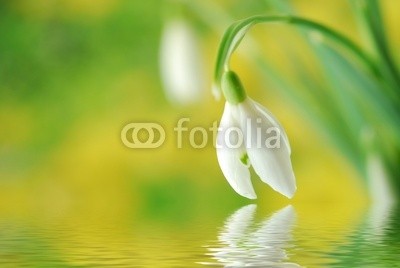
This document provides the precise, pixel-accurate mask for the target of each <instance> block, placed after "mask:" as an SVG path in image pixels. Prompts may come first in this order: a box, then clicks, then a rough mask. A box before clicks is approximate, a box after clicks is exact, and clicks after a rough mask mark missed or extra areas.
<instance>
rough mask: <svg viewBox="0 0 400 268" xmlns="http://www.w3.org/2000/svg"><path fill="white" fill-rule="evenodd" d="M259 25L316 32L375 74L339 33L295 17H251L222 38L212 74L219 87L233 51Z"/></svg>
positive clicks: (367, 60)
mask: <svg viewBox="0 0 400 268" xmlns="http://www.w3.org/2000/svg"><path fill="white" fill-rule="evenodd" d="M259 23H285V24H294V25H298V26H303V27H305V28H308V29H311V30H313V31H317V32H318V33H320V34H322V35H323V36H327V37H329V38H331V39H333V40H335V41H336V42H338V43H339V44H341V45H343V46H344V47H346V48H347V49H348V50H350V51H351V52H352V53H353V54H354V55H355V56H357V57H358V58H359V59H360V60H362V61H363V62H364V63H365V64H366V65H367V67H368V68H369V69H371V70H372V71H374V72H375V70H376V68H375V65H374V63H373V61H372V60H371V59H370V58H369V56H368V55H367V54H366V53H365V52H364V51H363V50H361V48H359V47H358V46H357V45H356V44H355V43H354V42H352V41H351V40H350V39H348V38H347V37H345V36H343V35H341V34H340V33H338V32H336V31H334V30H333V29H330V28H328V27H326V26H324V25H322V24H319V23H316V22H313V21H311V20H307V19H304V18H300V17H296V16H290V15H287V16H264V15H260V16H253V17H250V18H247V19H244V20H241V21H238V22H236V23H234V24H232V25H231V26H230V27H229V28H228V29H227V30H226V32H225V34H224V36H223V37H222V40H221V44H220V47H219V50H218V56H217V62H216V68H215V73H214V82H215V83H216V84H217V85H218V86H220V83H221V77H222V74H223V73H224V71H227V70H229V60H230V57H231V55H232V54H233V52H234V51H235V49H236V48H237V47H238V45H239V44H240V41H241V40H242V39H243V38H244V36H245V34H246V33H247V31H248V30H249V29H250V28H251V27H252V26H253V25H256V24H259Z"/></svg>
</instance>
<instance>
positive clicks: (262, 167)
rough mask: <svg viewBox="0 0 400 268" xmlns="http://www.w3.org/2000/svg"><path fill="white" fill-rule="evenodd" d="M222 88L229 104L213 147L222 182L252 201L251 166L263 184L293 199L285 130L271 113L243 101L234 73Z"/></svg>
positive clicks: (225, 77)
mask: <svg viewBox="0 0 400 268" xmlns="http://www.w3.org/2000/svg"><path fill="white" fill-rule="evenodd" d="M227 79H229V80H230V81H226V80H227ZM222 84H223V86H222V89H223V92H224V95H225V97H226V98H227V100H228V101H227V102H226V104H225V110H224V113H223V115H222V119H221V122H220V127H219V129H218V134H217V146H216V147H217V157H218V162H219V165H220V167H221V169H222V172H223V174H224V176H225V178H226V179H227V180H228V182H229V184H230V185H231V186H232V187H233V189H234V190H235V191H236V192H237V193H238V194H240V195H242V196H244V197H247V198H250V199H255V198H257V196H256V194H255V192H254V188H253V185H252V183H251V180H250V172H249V167H250V165H252V166H253V168H254V171H255V172H256V173H257V175H258V176H259V177H260V178H261V180H262V181H263V182H265V183H267V184H268V185H270V186H271V187H272V188H273V189H274V190H275V191H277V192H279V193H281V194H283V195H285V196H286V197H288V198H291V197H293V195H294V193H295V191H296V180H295V177H294V173H293V169H292V164H291V161H290V153H291V151H290V145H289V140H288V138H287V136H286V133H285V131H284V129H283V128H282V126H281V125H280V123H279V122H278V120H276V118H275V117H274V116H273V115H272V114H271V112H269V111H268V110H267V109H266V108H264V107H263V106H261V105H260V104H259V103H257V102H255V101H253V100H252V99H250V98H249V97H246V95H245V93H244V90H242V89H241V88H242V86H241V84H240V81H239V79H238V78H237V76H236V75H235V74H234V73H233V72H231V73H230V74H229V75H226V76H224V78H223V83H222ZM227 87H228V89H227ZM228 90H233V91H235V92H236V93H235V92H233V93H232V92H230V93H229V92H227V91H228ZM241 91H242V92H241ZM271 130H272V131H271ZM272 134H275V135H272ZM271 141H272V142H271ZM281 141H282V142H281Z"/></svg>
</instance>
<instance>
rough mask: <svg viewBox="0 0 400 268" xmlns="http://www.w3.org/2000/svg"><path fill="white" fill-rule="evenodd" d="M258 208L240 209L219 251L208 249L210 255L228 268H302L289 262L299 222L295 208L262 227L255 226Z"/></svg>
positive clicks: (229, 222) (222, 235)
mask: <svg viewBox="0 0 400 268" xmlns="http://www.w3.org/2000/svg"><path fill="white" fill-rule="evenodd" d="M256 208H257V206H256V205H248V206H245V207H242V208H240V209H238V210H237V211H236V212H235V213H233V215H232V216H230V217H229V218H228V219H227V220H226V222H225V224H224V226H223V228H222V230H221V232H220V234H219V236H218V243H219V245H218V246H217V247H208V251H209V255H210V256H211V257H212V258H213V259H215V260H217V261H218V263H214V262H204V263H202V264H205V265H216V264H220V265H223V266H225V267H300V266H299V265H297V264H295V263H290V262H287V260H288V259H289V257H288V254H287V252H286V248H288V247H290V241H291V239H292V236H291V231H292V228H293V225H294V222H295V220H296V214H295V211H294V209H293V207H292V206H287V207H285V208H283V209H281V210H279V211H277V212H275V213H274V214H273V215H272V216H270V217H268V218H267V219H266V220H264V221H263V222H261V223H260V224H256V223H255V222H254V214H255V211H256Z"/></svg>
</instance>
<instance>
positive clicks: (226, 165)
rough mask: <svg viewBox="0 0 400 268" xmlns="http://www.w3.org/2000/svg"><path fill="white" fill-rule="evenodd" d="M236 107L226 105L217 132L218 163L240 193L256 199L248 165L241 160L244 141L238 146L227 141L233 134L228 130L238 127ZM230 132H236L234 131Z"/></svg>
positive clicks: (230, 182) (243, 152)
mask: <svg viewBox="0 0 400 268" xmlns="http://www.w3.org/2000/svg"><path fill="white" fill-rule="evenodd" d="M235 109H237V108H236V107H235V106H231V105H230V104H228V103H227V104H226V105H225V110H224V114H223V116H222V119H221V123H220V127H219V130H218V134H217V145H216V147H217V158H218V163H219V165H220V167H221V170H222V173H223V174H224V176H225V178H226V179H227V180H228V182H229V184H230V185H231V186H232V188H233V189H234V190H235V191H236V192H237V193H238V194H240V195H242V196H244V197H247V198H250V199H256V198H257V196H256V194H255V192H254V188H253V185H252V183H251V180H250V172H249V170H248V167H247V166H246V165H245V164H244V163H243V162H242V161H241V160H240V159H241V157H242V156H244V155H245V153H246V152H245V149H244V146H243V143H242V145H241V146H240V147H238V148H232V146H230V145H231V144H230V143H229V142H227V140H228V138H226V137H227V136H231V135H228V132H227V131H228V130H229V129H230V128H235V127H236V128H238V127H237V126H238V125H237V124H236V122H235V119H234V116H233V114H235V112H236V111H234V110H235ZM229 133H230V134H234V132H233V131H232V132H229Z"/></svg>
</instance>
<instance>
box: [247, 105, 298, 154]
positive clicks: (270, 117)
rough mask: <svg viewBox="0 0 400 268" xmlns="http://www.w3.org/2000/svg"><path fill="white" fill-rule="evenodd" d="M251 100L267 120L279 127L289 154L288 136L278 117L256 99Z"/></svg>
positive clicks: (290, 150)
mask: <svg viewBox="0 0 400 268" xmlns="http://www.w3.org/2000/svg"><path fill="white" fill-rule="evenodd" d="M251 102H253V104H254V106H255V107H256V109H257V110H258V111H259V112H261V113H262V114H263V115H264V116H265V117H266V119H267V120H269V121H270V122H271V123H272V124H273V125H274V126H276V127H278V128H279V129H280V132H281V134H282V137H283V141H284V142H285V145H286V146H287V148H288V151H289V154H291V152H292V149H291V148H290V143H289V138H288V136H287V135H286V132H285V130H284V129H283V127H282V125H281V123H279V121H278V119H276V117H275V116H274V115H273V114H272V113H271V112H270V111H269V110H268V109H267V108H265V107H264V106H262V105H261V104H259V103H258V102H256V101H253V100H251Z"/></svg>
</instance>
